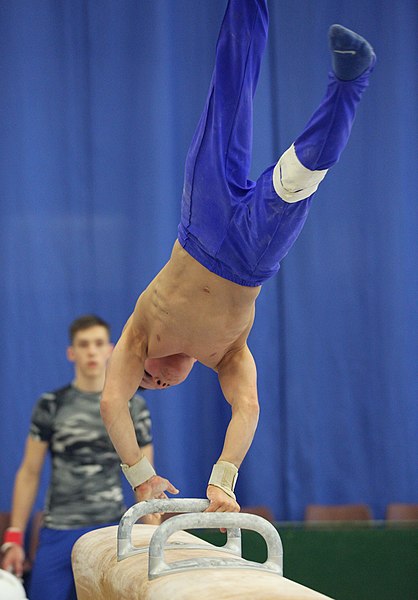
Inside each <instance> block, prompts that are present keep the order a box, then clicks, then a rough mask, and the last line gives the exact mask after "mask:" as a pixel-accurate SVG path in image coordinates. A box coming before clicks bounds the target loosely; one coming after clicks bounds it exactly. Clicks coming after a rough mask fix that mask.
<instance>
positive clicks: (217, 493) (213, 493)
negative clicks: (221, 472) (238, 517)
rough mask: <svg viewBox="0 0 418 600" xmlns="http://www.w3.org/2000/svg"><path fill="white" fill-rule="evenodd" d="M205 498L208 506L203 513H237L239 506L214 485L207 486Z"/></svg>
mask: <svg viewBox="0 0 418 600" xmlns="http://www.w3.org/2000/svg"><path fill="white" fill-rule="evenodd" d="M206 496H207V497H208V498H209V501H210V504H209V507H208V508H207V509H206V510H205V512H239V511H240V506H239V504H238V502H237V501H236V500H234V498H231V496H228V494H226V493H225V492H224V491H223V490H221V488H219V487H216V485H208V488H207V490H206Z"/></svg>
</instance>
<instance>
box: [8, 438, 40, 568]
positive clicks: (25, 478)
mask: <svg viewBox="0 0 418 600" xmlns="http://www.w3.org/2000/svg"><path fill="white" fill-rule="evenodd" d="M47 450H48V443H47V442H42V441H39V440H35V439H34V438H32V437H31V436H29V437H28V438H27V441H26V448H25V454H24V457H23V460H22V463H21V465H20V467H19V470H18V472H17V474H16V478H15V484H14V490H13V502H12V514H11V518H10V527H11V528H13V529H15V530H18V531H20V532H22V534H23V533H24V531H25V529H26V525H27V523H28V520H29V516H30V513H31V511H32V507H33V503H34V501H35V498H36V494H37V491H38V487H39V479H40V475H41V471H42V467H43V464H44V461H45V455H46V452H47ZM24 560H25V552H24V549H23V547H22V546H20V545H18V544H12V545H11V546H10V547H9V548H8V549H7V550H6V552H5V554H4V557H3V560H2V568H3V569H5V570H6V571H7V570H9V569H12V570H13V572H14V573H15V574H16V575H17V576H18V577H20V576H22V573H23V562H24Z"/></svg>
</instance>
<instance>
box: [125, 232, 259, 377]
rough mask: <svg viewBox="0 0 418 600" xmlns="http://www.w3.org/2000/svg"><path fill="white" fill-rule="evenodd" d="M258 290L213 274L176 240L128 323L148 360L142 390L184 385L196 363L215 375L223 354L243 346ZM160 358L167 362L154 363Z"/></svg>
mask: <svg viewBox="0 0 418 600" xmlns="http://www.w3.org/2000/svg"><path fill="white" fill-rule="evenodd" d="M260 289H261V288H260V287H244V286H241V285H237V284H236V283H233V282H232V281H228V280H227V279H223V278H222V277H219V276H218V275H215V274H214V273H212V272H211V271H209V270H208V269H206V268H205V267H203V266H202V265H201V264H200V263H198V262H197V261H196V260H195V259H194V258H192V257H191V256H190V255H189V254H188V253H187V252H186V251H185V250H183V248H182V247H181V246H180V244H179V243H178V241H176V243H175V244H174V247H173V251H172V255H171V258H170V260H169V261H168V263H167V264H166V266H165V267H164V268H163V269H162V270H161V271H160V273H159V274H158V275H157V276H156V278H155V279H154V280H153V281H152V282H151V283H150V285H149V286H148V287H147V288H146V290H145V291H144V292H143V293H142V294H141V296H140V297H139V299H138V302H137V304H136V307H135V311H134V313H133V315H132V320H131V321H130V322H129V323H128V327H130V328H131V331H132V335H133V338H134V339H135V340H137V343H138V344H139V346H140V348H138V351H139V353H141V354H142V356H143V357H144V359H145V371H146V374H145V375H144V378H143V380H142V382H141V386H142V387H145V388H150V387H153V388H158V387H165V386H167V385H171V384H173V383H180V381H181V380H182V379H183V378H184V376H185V375H187V374H188V372H189V370H190V368H189V365H190V363H191V362H193V361H194V359H196V360H198V361H199V362H201V363H203V364H204V365H206V366H207V367H210V368H212V369H214V370H216V369H217V367H218V365H219V364H220V363H221V362H222V360H223V358H224V357H225V355H227V354H228V353H230V352H234V351H236V350H237V349H240V348H242V346H243V345H245V343H246V339H247V336H248V333H249V331H250V329H251V326H252V324H253V321H254V304H255V299H256V298H257V296H258V294H259V293H260ZM145 344H146V345H145ZM161 357H168V358H167V359H166V360H165V361H164V360H162V361H160V363H159V362H157V361H155V360H152V359H156V358H161ZM159 364H160V365H161V367H160V368H158V365H159ZM170 364H172V365H173V368H171V369H170V366H169V365H170ZM149 375H151V377H150V376H149Z"/></svg>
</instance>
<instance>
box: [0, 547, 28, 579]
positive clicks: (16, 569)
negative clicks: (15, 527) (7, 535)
mask: <svg viewBox="0 0 418 600" xmlns="http://www.w3.org/2000/svg"><path fill="white" fill-rule="evenodd" d="M24 560H25V551H24V550H23V548H22V546H19V545H18V544H12V545H11V546H10V548H8V549H7V550H6V552H5V554H4V556H3V560H2V561H1V568H2V569H4V570H5V571H10V572H11V573H14V574H15V575H16V577H22V575H23V563H24Z"/></svg>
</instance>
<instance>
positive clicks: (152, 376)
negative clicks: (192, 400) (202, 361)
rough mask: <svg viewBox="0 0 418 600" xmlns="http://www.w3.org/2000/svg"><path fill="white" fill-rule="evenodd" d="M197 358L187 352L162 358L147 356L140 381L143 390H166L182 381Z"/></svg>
mask: <svg viewBox="0 0 418 600" xmlns="http://www.w3.org/2000/svg"><path fill="white" fill-rule="evenodd" d="M195 362H196V359H195V358H191V357H190V356H187V355H186V354H173V355H171V356H164V357H162V358H147V359H146V360H145V364H144V375H143V377H142V381H141V383H140V389H143V390H164V389H166V388H168V387H170V386H173V385H178V384H179V383H182V382H183V381H184V380H185V379H186V378H187V376H188V375H189V373H190V371H191V370H192V368H193V365H194V363H195Z"/></svg>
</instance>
